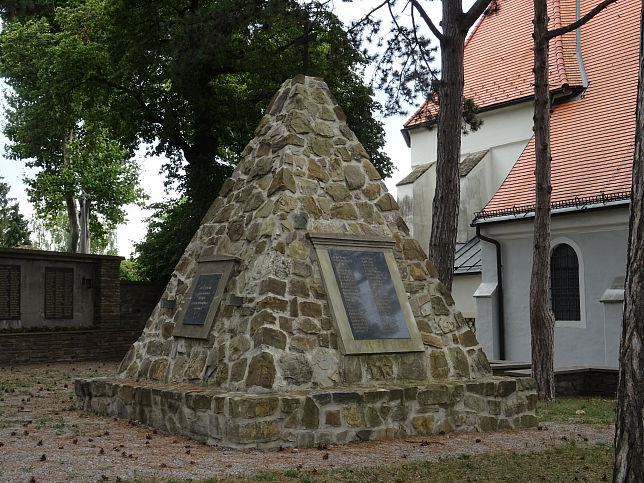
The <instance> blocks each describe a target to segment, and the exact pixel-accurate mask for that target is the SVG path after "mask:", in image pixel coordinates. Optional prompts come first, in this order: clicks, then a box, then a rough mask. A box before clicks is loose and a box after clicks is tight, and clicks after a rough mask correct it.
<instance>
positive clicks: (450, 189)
mask: <svg viewBox="0 0 644 483" xmlns="http://www.w3.org/2000/svg"><path fill="white" fill-rule="evenodd" d="M462 15H463V13H462V9H461V4H460V0H444V1H443V22H442V25H443V39H442V41H441V80H440V85H439V91H438V98H439V103H440V108H439V111H438V132H437V153H436V191H435V193H434V203H433V207H432V232H431V237H430V242H429V258H430V260H432V262H433V263H434V265H435V266H436V269H437V270H438V278H439V280H440V281H441V282H443V284H444V285H445V286H446V287H447V289H448V290H451V289H452V279H453V277H454V251H455V247H456V233H457V229H458V208H459V200H460V174H459V162H460V159H461V131H462V124H463V84H464V82H463V54H464V48H465V35H466V33H467V29H463V28H462V25H461V23H462V22H461V17H462Z"/></svg>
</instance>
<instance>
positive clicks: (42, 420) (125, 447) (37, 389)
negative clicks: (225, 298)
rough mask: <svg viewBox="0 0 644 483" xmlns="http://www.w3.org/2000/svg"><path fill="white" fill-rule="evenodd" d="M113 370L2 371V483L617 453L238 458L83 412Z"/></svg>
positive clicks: (549, 443) (444, 445)
mask: <svg viewBox="0 0 644 483" xmlns="http://www.w3.org/2000/svg"><path fill="white" fill-rule="evenodd" d="M116 366H117V364H116V363H100V362H93V363H88V362H83V363H78V362H76V363H73V364H72V363H57V364H43V365H24V366H15V367H5V368H2V369H0V481H3V482H5V481H6V482H13V481H17V482H22V481H24V482H28V481H37V482H41V481H42V482H51V481H69V480H74V481H83V482H85V481H99V480H107V481H119V480H134V479H136V480H144V481H145V480H148V479H152V478H158V479H160V480H163V481H165V480H168V479H173V480H188V479H193V480H200V479H206V478H215V477H221V476H224V475H237V476H240V475H241V476H243V475H252V474H254V473H257V472H260V471H266V470H281V471H283V470H287V469H293V468H298V467H299V468H302V469H305V470H311V469H314V468H315V469H317V470H324V469H334V468H347V467H353V468H355V467H362V466H376V465H383V464H395V463H405V462H408V461H415V460H428V461H436V460H438V459H440V458H446V457H451V456H458V455H461V454H479V453H493V452H503V451H521V452H525V451H539V450H544V449H547V448H552V447H556V446H558V445H562V444H570V442H574V443H575V444H577V445H594V444H597V443H608V444H610V443H612V440H613V431H614V429H613V427H612V426H610V425H592V426H590V425H564V424H554V423H546V424H544V425H543V426H542V427H541V428H539V429H536V428H535V429H528V430H520V431H501V432H496V433H476V434H445V435H436V436H431V437H425V438H409V439H407V440H395V441H379V442H366V443H356V444H351V445H347V446H332V447H329V448H324V449H304V450H299V451H298V450H283V451H255V450H251V451H236V450H228V449H222V448H216V447H210V446H206V445H204V444H201V443H198V442H195V441H191V440H189V439H186V438H183V437H178V436H172V435H166V434H161V433H160V432H159V433H157V432H156V431H155V430H153V429H151V428H149V427H145V426H140V425H138V424H136V423H135V422H129V421H124V420H119V419H116V418H111V417H106V416H101V415H95V414H88V413H85V412H82V411H79V410H77V409H76V406H75V396H74V392H73V386H74V385H73V380H74V379H75V378H76V377H91V376H107V375H112V374H114V372H115V369H116Z"/></svg>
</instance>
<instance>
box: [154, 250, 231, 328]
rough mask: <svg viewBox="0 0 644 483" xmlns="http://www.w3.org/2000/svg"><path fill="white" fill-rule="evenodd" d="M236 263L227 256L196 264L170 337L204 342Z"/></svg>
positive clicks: (219, 256)
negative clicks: (202, 340)
mask: <svg viewBox="0 0 644 483" xmlns="http://www.w3.org/2000/svg"><path fill="white" fill-rule="evenodd" d="M236 263H237V258H235V257H230V256H227V255H209V256H204V257H202V258H201V259H200V260H199V261H198V262H197V269H196V273H195V275H194V278H193V279H192V283H191V284H190V288H189V290H188V292H187V293H186V294H185V298H184V299H183V302H180V303H179V307H178V308H179V311H178V312H177V318H176V320H177V323H176V324H175V326H174V330H173V331H172V335H173V336H175V337H190V338H193V339H207V338H208V335H209V334H210V329H211V327H212V325H213V323H214V322H215V318H216V317H217V312H218V310H219V305H220V304H221V301H222V298H223V296H224V291H225V289H226V285H227V284H228V280H229V279H230V276H231V274H232V272H233V269H234V267H235V264H236ZM161 305H162V306H164V302H163V299H162V300H161ZM165 305H166V306H167V305H169V304H168V303H167V301H166V303H165Z"/></svg>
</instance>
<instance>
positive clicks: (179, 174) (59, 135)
mask: <svg viewBox="0 0 644 483" xmlns="http://www.w3.org/2000/svg"><path fill="white" fill-rule="evenodd" d="M18 3H20V2H18ZM27 3H29V2H27ZM36 3H39V2H36ZM44 3H45V2H43V4H44ZM51 4H53V5H54V6H55V7H56V8H55V13H54V11H52V10H47V9H44V10H43V11H42V12H39V13H38V14H34V12H35V11H38V10H39V8H40V7H42V8H44V5H43V6H40V5H39V8H36V6H34V5H31V6H30V5H27V6H25V5H24V4H22V3H20V5H18V6H16V5H15V4H12V6H10V8H5V9H4V10H2V9H0V15H3V18H4V20H5V22H6V26H7V28H6V29H5V31H3V32H2V34H1V35H0V50H1V53H2V60H1V61H0V70H1V71H2V72H1V73H2V74H3V75H5V76H7V77H8V78H9V83H10V85H11V87H12V88H13V89H14V92H15V95H13V96H10V98H9V103H10V106H11V111H10V114H9V123H8V127H7V135H8V136H9V138H10V139H11V140H12V141H13V142H14V144H13V145H12V154H13V156H15V157H18V158H21V159H29V158H36V159H37V160H38V162H39V165H38V166H39V167H41V168H42V169H43V171H44V172H45V173H44V174H43V175H42V177H41V178H40V179H38V180H37V181H36V182H35V183H34V185H33V186H31V188H30V189H31V191H30V193H31V194H32V196H34V197H37V196H38V197H40V194H41V193H42V194H43V195H42V198H41V199H42V200H44V199H45V198H46V196H45V193H47V196H49V195H51V194H52V193H53V192H54V191H58V192H64V195H65V196H66V197H67V199H68V197H69V196H71V195H72V193H74V194H77V190H78V187H79V186H81V187H83V189H85V191H87V192H88V194H90V198H91V199H92V201H93V200H99V199H100V198H99V197H98V195H94V194H91V193H90V192H89V191H88V190H87V189H86V188H84V184H83V182H81V181H80V180H78V179H77V178H75V177H74V176H71V175H72V174H73V175H75V176H78V175H79V170H77V169H76V167H77V165H78V164H80V161H79V157H78V156H76V157H74V158H73V159H72V160H71V162H69V163H67V165H70V167H69V173H68V172H63V170H62V169H61V168H60V166H62V165H64V164H65V163H64V162H63V158H64V157H65V154H66V152H67V151H66V147H65V146H66V145H65V140H66V139H71V140H72V141H73V142H76V143H77V144H78V143H80V145H86V144H90V145H91V146H94V147H95V146H96V145H97V143H96V142H89V141H86V136H88V135H91V134H92V133H101V135H102V136H103V140H104V143H103V144H101V146H105V149H104V150H105V151H109V149H107V146H110V144H109V143H110V142H117V143H118V146H120V147H121V148H122V149H124V152H130V153H131V152H132V149H133V148H134V147H136V146H137V145H138V144H139V143H140V142H148V143H151V144H153V145H154V146H155V148H154V152H155V153H156V154H163V155H165V156H167V158H168V159H169V161H168V163H167V165H166V166H165V171H166V174H167V176H168V183H175V184H177V185H178V186H179V189H180V191H181V192H182V194H183V195H184V196H185V197H186V198H187V199H186V200H184V201H182V202H181V203H170V204H169V205H167V206H166V208H168V209H172V210H173V212H171V213H162V212H161V210H162V209H163V208H162V206H161V205H157V206H156V207H155V208H156V210H157V212H156V214H155V216H156V218H157V222H156V223H155V224H154V226H152V227H151V228H150V230H149V233H150V235H151V236H152V237H153V238H152V239H151V240H148V242H149V243H150V245H151V246H150V247H149V248H145V245H143V246H140V247H139V252H140V253H141V256H142V260H141V264H142V265H146V264H148V263H149V264H151V265H149V266H148V267H147V268H145V270H146V271H147V273H149V274H156V276H163V277H167V276H168V274H169V272H170V271H171V269H172V267H173V266H174V264H175V263H176V261H177V260H178V256H179V255H180V254H181V253H182V252H183V247H185V245H186V244H187V242H188V240H189V239H190V237H191V236H192V234H193V233H194V232H195V230H196V229H197V227H198V223H199V221H200V220H201V218H202V215H203V214H204V213H205V211H206V210H207V208H208V206H209V205H210V203H211V202H212V201H213V199H214V198H215V196H216V193H217V192H218V191H219V188H220V187H221V185H222V183H223V181H224V180H225V179H226V177H227V176H229V175H230V173H231V172H232V169H233V166H234V165H235V164H236V163H237V161H238V159H239V153H241V151H242V150H243V148H244V147H245V145H246V144H247V143H248V142H249V141H250V139H251V138H252V136H253V130H254V129H255V127H256V126H257V124H258V123H259V121H260V119H261V117H262V115H263V113H264V110H265V108H266V106H267V105H268V103H269V101H270V99H271V98H272V96H273V94H274V93H275V92H276V90H277V89H278V87H279V85H280V84H281V83H282V82H283V81H284V80H285V79H287V78H289V77H293V76H294V75H296V74H298V73H300V71H301V68H302V47H301V46H296V45H295V41H296V40H297V39H298V38H299V37H301V36H302V34H303V32H304V31H305V28H308V29H309V30H310V31H313V32H315V33H316V34H317V38H316V39H315V40H314V41H312V42H311V43H310V45H309V53H310V55H309V70H308V73H309V74H310V75H317V76H321V77H323V78H324V79H325V80H326V82H327V83H328V85H329V87H330V89H331V91H332V92H333V93H334V95H335V96H336V98H337V99H338V102H339V103H340V104H341V105H342V106H343V108H344V109H345V112H346V114H347V118H348V123H349V125H350V127H351V128H352V129H353V130H354V131H355V133H356V135H357V136H358V138H359V139H360V140H361V141H362V142H363V144H364V146H365V148H366V150H367V152H368V153H369V154H370V155H371V158H372V161H373V163H374V165H375V166H376V168H377V169H378V170H379V171H380V173H381V174H382V175H383V176H384V177H386V176H389V175H390V174H391V172H392V169H393V165H392V163H391V160H390V159H389V158H388V157H387V156H386V154H384V152H383V147H384V130H383V126H382V124H381V123H380V122H379V121H378V120H377V119H375V118H374V115H373V114H374V113H377V112H379V111H380V109H381V106H379V105H378V104H377V103H376V102H375V101H374V100H373V91H372V90H371V88H370V87H369V86H367V85H365V84H364V82H363V80H362V72H363V69H364V66H365V65H366V62H367V60H368V59H367V58H365V57H364V56H363V55H362V53H361V52H360V51H359V50H358V49H357V48H356V47H355V44H354V43H352V41H351V40H350V39H349V37H348V36H347V34H346V32H345V31H344V30H343V28H342V24H341V22H340V21H339V20H338V19H337V18H336V17H335V16H334V15H333V14H332V13H331V12H329V11H328V10H327V5H326V4H318V3H311V4H308V5H306V6H304V5H301V4H300V3H298V2H297V1H295V0H262V1H258V2H247V1H245V0H203V1H192V0H178V1H177V0H158V1H155V2H129V1H126V0H74V1H71V0H69V1H65V0H54V1H53V2H51V3H50V5H51ZM32 7H33V8H32ZM30 58H33V59H34V62H31V63H30V62H27V59H30ZM43 85H44V86H46V87H47V90H46V95H44V96H43V95H42V93H43V89H42V86H43ZM70 134H71V138H70ZM70 144H71V141H70ZM81 151H82V152H85V153H88V151H87V150H81ZM75 152H77V151H74V150H73V149H70V150H69V153H71V154H74V153H75ZM90 159H91V156H90ZM112 159H113V160H114V161H115V164H114V166H117V167H115V168H114V169H115V170H116V171H118V167H121V168H123V170H127V169H129V168H128V167H126V166H125V165H124V164H123V162H121V163H120V164H119V163H116V159H119V160H123V159H124V158H122V157H120V156H113V157H112ZM83 169H85V168H83ZM130 172H131V171H130ZM61 175H63V176H62V177H61ZM124 178H125V179H127V178H128V176H127V175H123V176H121V177H120V178H119V179H121V180H122V179H124ZM95 179H98V177H96V178H95ZM57 180H65V181H66V183H67V184H62V183H61V181H57ZM110 190H111V191H112V192H113V191H114V189H113V188H111V189H110ZM52 198H53V196H52ZM118 199H120V200H123V201H124V202H125V201H126V200H127V197H126V196H123V195H122V193H121V195H120V196H118ZM47 203H48V202H46V201H42V202H41V203H40V204H39V207H38V209H39V210H40V211H39V212H40V213H44V211H43V210H44V207H45V206H49V205H47ZM51 203H52V204H53V201H52V202H51ZM57 204H58V206H60V197H59V198H58V200H57ZM97 205H100V206H101V209H103V205H104V203H102V202H100V203H97ZM97 205H93V206H92V213H93V212H96V210H97V209H98V206H97ZM188 207H189V209H188ZM114 213H115V210H113V209H112V210H110V211H109V212H108V213H102V217H100V222H101V223H107V226H108V228H109V226H112V225H110V223H112V220H114V221H115V220H117V219H118V213H117V216H115V217H112V215H113V214H114ZM166 218H170V219H173V220H174V221H177V222H178V223H177V224H170V223H166V222H165V221H164V220H165V219H166ZM98 219H99V218H96V219H95V222H94V225H93V228H92V230H93V231H94V230H100V227H101V226H102V225H99V224H98V223H97V221H96V220H98ZM162 229H163V230H168V233H161V230H162ZM155 237H156V238H155ZM161 241H163V242H168V243H169V245H170V247H171V248H170V250H169V252H170V254H173V257H170V256H169V254H168V252H166V251H165V250H164V251H163V252H162V256H161V259H159V258H158V257H153V256H151V254H153V253H159V248H161V247H163V244H162V243H161ZM160 260H162V261H164V266H163V269H162V268H161V262H160Z"/></svg>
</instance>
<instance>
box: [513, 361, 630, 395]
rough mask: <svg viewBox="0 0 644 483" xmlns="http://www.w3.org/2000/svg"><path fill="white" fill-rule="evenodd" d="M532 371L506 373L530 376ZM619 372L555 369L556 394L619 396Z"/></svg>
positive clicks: (589, 367) (609, 369)
mask: <svg viewBox="0 0 644 483" xmlns="http://www.w3.org/2000/svg"><path fill="white" fill-rule="evenodd" d="M530 373H531V371H530V369H522V370H516V371H506V372H505V375H507V376H511V377H526V376H530ZM618 382H619V370H618V369H617V368H615V367H601V366H600V367H593V366H571V367H559V368H557V369H555V394H556V395H557V396H604V397H611V398H614V397H616V395H617V383H618Z"/></svg>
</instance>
